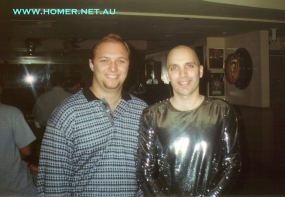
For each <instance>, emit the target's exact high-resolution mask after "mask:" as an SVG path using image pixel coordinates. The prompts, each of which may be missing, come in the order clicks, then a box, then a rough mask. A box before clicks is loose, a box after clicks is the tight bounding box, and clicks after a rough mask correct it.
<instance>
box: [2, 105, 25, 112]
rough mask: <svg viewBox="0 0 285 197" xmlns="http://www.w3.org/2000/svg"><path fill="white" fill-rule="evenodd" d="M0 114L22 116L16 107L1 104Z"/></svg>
mask: <svg viewBox="0 0 285 197" xmlns="http://www.w3.org/2000/svg"><path fill="white" fill-rule="evenodd" d="M0 112H1V114H22V112H21V111H20V110H19V109H18V108H17V107H13V106H10V105H5V104H1V103H0Z"/></svg>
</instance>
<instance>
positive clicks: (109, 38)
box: [92, 34, 131, 60]
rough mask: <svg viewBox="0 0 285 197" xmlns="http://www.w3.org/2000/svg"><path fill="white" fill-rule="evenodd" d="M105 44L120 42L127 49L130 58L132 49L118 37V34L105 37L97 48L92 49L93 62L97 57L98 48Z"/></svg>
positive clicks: (96, 45)
mask: <svg viewBox="0 0 285 197" xmlns="http://www.w3.org/2000/svg"><path fill="white" fill-rule="evenodd" d="M105 42H119V43H122V44H123V45H124V46H125V47H126V49H127V52H128V55H129V56H130V53H131V52H130V48H129V46H128V44H127V43H126V42H125V41H124V40H123V39H122V38H121V37H120V36H119V35H116V34H109V35H107V36H105V37H103V38H102V39H101V40H99V41H98V42H97V43H96V44H95V46H94V47H93V49H92V60H93V59H94V57H95V52H96V50H97V48H98V46H99V45H100V44H102V43H105Z"/></svg>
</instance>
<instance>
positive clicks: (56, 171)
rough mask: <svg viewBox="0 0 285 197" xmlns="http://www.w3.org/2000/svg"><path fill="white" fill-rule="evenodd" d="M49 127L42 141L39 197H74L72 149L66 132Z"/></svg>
mask: <svg viewBox="0 0 285 197" xmlns="http://www.w3.org/2000/svg"><path fill="white" fill-rule="evenodd" d="M56 127H57V126H56V125H52V126H51V125H48V126H47V128H46V131H45V135H44V138H43V141H42V146H41V153H40V161H39V173H38V182H37V186H38V195H39V196H53V197H54V196H72V194H71V193H72V180H71V177H72V175H73V173H72V161H71V157H72V156H71V155H72V148H71V146H70V143H71V142H70V141H69V140H68V139H66V136H65V134H64V132H62V131H61V130H60V129H59V128H56Z"/></svg>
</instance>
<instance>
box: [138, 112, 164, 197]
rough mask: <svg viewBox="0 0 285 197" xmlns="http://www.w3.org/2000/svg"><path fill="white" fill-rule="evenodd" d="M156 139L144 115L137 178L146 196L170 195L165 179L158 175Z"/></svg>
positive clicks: (140, 135) (140, 134)
mask: <svg viewBox="0 0 285 197" xmlns="http://www.w3.org/2000/svg"><path fill="white" fill-rule="evenodd" d="M155 140H156V136H155V132H154V130H153V128H152V127H151V126H150V124H149V121H148V120H147V117H146V116H144V120H143V121H142V126H141V128H140V132H139V148H138V157H139V160H138V169H137V178H138V182H139V185H140V188H141V189H142V191H143V192H144V195H145V196H169V194H168V191H166V190H165V186H164V183H163V182H164V181H163V180H162V179H158V177H157V174H158V172H157V159H156V146H155ZM155 174H156V175H155Z"/></svg>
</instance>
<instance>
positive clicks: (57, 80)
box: [50, 71, 65, 87]
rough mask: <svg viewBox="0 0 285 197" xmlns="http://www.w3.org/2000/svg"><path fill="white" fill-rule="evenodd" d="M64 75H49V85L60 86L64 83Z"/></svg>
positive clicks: (56, 73)
mask: <svg viewBox="0 0 285 197" xmlns="http://www.w3.org/2000/svg"><path fill="white" fill-rule="evenodd" d="M64 80H65V78H64V74H63V73H62V72H59V71H56V72H53V73H51V74H50V83H51V85H52V86H53V87H54V86H62V85H63V83H64Z"/></svg>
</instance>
